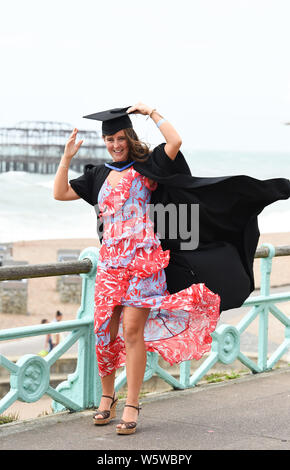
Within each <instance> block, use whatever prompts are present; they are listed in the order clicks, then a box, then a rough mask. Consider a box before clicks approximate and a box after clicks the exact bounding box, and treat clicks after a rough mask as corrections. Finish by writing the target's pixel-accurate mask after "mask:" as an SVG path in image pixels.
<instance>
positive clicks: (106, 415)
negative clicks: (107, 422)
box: [94, 410, 111, 420]
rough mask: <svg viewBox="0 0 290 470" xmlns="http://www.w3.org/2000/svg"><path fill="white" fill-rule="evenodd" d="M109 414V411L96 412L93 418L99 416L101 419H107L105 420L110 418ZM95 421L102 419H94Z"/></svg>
mask: <svg viewBox="0 0 290 470" xmlns="http://www.w3.org/2000/svg"><path fill="white" fill-rule="evenodd" d="M110 414H111V412H110V410H104V411H99V410H97V412H96V414H95V415H94V418H96V416H98V415H101V416H102V417H103V419H107V418H109V417H110ZM96 419H97V420H98V419H102V418H96Z"/></svg>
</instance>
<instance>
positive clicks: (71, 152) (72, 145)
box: [63, 128, 83, 160]
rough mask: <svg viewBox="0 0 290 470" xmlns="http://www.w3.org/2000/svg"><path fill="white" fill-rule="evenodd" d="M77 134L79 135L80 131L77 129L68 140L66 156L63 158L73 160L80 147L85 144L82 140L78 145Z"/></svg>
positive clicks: (65, 150) (65, 149)
mask: <svg viewBox="0 0 290 470" xmlns="http://www.w3.org/2000/svg"><path fill="white" fill-rule="evenodd" d="M77 133H78V130H77V129H76V128H75V129H74V130H73V131H72V133H71V135H70V137H69V139H68V141H67V143H66V145H65V148H64V155H63V156H64V158H65V159H66V160H71V159H72V158H73V157H74V156H75V154H76V153H77V152H78V150H79V148H80V146H81V145H82V143H83V140H80V141H79V142H78V143H77V144H76V137H77Z"/></svg>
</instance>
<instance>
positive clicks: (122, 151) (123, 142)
mask: <svg viewBox="0 0 290 470" xmlns="http://www.w3.org/2000/svg"><path fill="white" fill-rule="evenodd" d="M104 142H105V144H106V147H107V150H108V152H109V154H110V155H111V157H112V158H113V160H114V161H115V162H120V161H122V160H127V158H128V153H129V146H128V142H127V139H126V136H125V132H124V131H123V130H121V131H119V132H116V134H113V135H106V136H104Z"/></svg>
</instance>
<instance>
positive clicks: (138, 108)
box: [127, 101, 153, 115]
mask: <svg viewBox="0 0 290 470" xmlns="http://www.w3.org/2000/svg"><path fill="white" fill-rule="evenodd" d="M152 111H153V108H150V106H147V104H144V103H141V102H140V101H139V103H137V104H135V105H134V106H131V108H129V109H127V113H135V114H144V115H146V114H151V113H152Z"/></svg>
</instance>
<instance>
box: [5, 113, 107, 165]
mask: <svg viewBox="0 0 290 470" xmlns="http://www.w3.org/2000/svg"><path fill="white" fill-rule="evenodd" d="M72 130H73V126H71V125H70V124H67V123H62V122H52V121H21V122H18V123H17V124H16V125H15V126H11V127H0V173H3V172H6V171H27V172H30V173H56V171H57V167H58V164H59V162H60V159H61V156H62V155H63V151H64V146H65V144H66V141H67V139H68V138H69V136H70V134H71V132H72ZM81 139H83V141H84V142H83V144H82V146H81V148H80V149H79V151H78V153H77V154H76V156H75V157H74V158H73V159H72V161H71V165H70V168H71V169H72V170H75V171H76V172H80V173H81V172H82V171H83V167H84V165H85V164H87V163H93V164H97V163H102V162H104V161H107V160H108V156H106V147H105V145H104V142H103V140H102V137H101V135H100V133H98V132H97V131H90V130H79V132H78V137H77V141H78V140H81Z"/></svg>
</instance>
